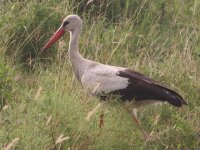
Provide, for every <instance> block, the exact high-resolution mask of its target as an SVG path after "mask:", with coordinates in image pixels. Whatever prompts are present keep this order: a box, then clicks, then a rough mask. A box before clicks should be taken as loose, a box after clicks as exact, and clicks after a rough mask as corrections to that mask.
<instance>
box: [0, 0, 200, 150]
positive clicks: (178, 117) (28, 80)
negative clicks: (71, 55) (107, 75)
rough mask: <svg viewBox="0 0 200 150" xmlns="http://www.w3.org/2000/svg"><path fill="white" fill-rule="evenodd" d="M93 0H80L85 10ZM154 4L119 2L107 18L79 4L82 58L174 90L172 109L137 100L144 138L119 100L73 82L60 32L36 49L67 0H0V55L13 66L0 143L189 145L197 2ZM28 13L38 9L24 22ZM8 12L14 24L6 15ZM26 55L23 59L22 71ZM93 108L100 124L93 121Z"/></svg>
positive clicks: (195, 86) (194, 128)
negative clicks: (176, 100)
mask: <svg viewBox="0 0 200 150" xmlns="http://www.w3.org/2000/svg"><path fill="white" fill-rule="evenodd" d="M126 2H127V3H126V4H127V5H128V3H129V5H131V3H132V2H131V1H128V0H127V1H126ZM93 3H94V2H92V1H91V2H90V3H89V4H88V6H87V7H89V6H90V8H91V9H92V10H91V11H95V7H94V8H92V7H91V6H93ZM160 4H162V2H161V1H159V3H158V2H157V1H151V2H148V1H142V2H141V3H140V4H139V3H138V5H137V8H136V10H135V12H134V14H133V15H131V16H130V15H128V14H129V11H130V10H129V7H128V6H126V9H125V10H124V12H122V14H120V15H122V16H123V17H122V18H120V19H119V20H115V22H112V21H110V20H109V19H107V18H106V17H108V16H109V15H106V12H104V13H105V14H103V15H102V14H100V15H94V16H93V15H91V14H90V13H88V12H87V11H86V12H84V13H82V18H83V19H84V29H83V32H82V35H81V39H80V45H79V46H80V50H81V53H82V54H83V55H84V56H85V57H86V58H88V59H92V60H95V61H99V62H102V63H107V64H111V65H118V66H123V67H128V68H130V69H134V70H137V71H140V72H142V73H144V74H146V75H148V76H150V77H152V78H154V79H156V80H158V81H160V82H161V83H162V84H163V85H166V86H167V87H170V88H172V89H174V90H175V91H178V92H179V93H180V94H181V95H182V96H183V97H184V98H185V99H186V101H187V102H188V106H187V107H183V108H180V109H178V108H174V107H172V106H170V105H168V104H167V105H161V106H156V107H155V106H149V107H145V108H140V109H139V110H138V117H139V118H140V119H141V127H142V129H143V130H144V131H145V133H146V134H147V135H148V138H147V139H143V138H142V136H141V130H140V129H139V128H138V127H137V126H136V125H134V124H133V122H132V119H131V116H130V115H129V113H128V112H127V110H125V109H124V107H123V106H122V105H123V104H121V103H120V102H117V101H115V100H113V101H112V102H110V103H106V104H104V105H103V106H101V107H100V104H99V103H100V102H99V100H98V99H97V98H94V97H91V96H89V95H87V94H86V93H85V92H84V91H83V89H82V87H81V86H80V84H79V83H78V81H77V80H76V78H75V77H74V75H73V73H72V68H71V65H70V62H69V60H68V54H67V47H68V44H67V43H68V40H69V36H65V37H64V38H63V39H61V40H60V41H59V44H58V45H57V46H56V47H53V48H52V53H50V54H48V55H45V56H40V55H39V54H38V51H39V50H40V49H41V47H42V46H43V45H44V43H45V41H46V40H47V39H48V38H49V37H50V35H51V34H52V33H53V31H55V30H56V28H57V27H59V23H60V22H59V18H60V16H62V15H63V12H64V14H69V13H70V14H71V12H72V10H71V7H70V6H71V5H70V4H69V3H68V2H66V1H63V2H61V3H58V4H56V7H55V2H53V1H51V0H50V1H49V3H44V2H42V5H40V7H39V6H37V5H36V4H35V3H34V2H32V1H30V2H27V3H26V7H22V8H21V9H18V7H20V6H21V5H22V4H21V3H20V2H16V3H10V4H8V5H5V7H4V9H8V8H10V7H9V6H13V8H12V9H13V10H12V11H10V12H6V13H5V14H4V13H3V9H2V10H1V16H3V17H4V20H5V21H4V24H2V21H0V27H1V28H0V31H2V33H3V34H4V35H5V36H4V38H2V37H1V38H2V39H3V42H1V44H0V49H1V54H2V55H1V57H2V58H4V59H2V60H3V61H4V62H5V63H6V64H8V67H10V68H11V69H10V70H9V69H8V72H11V71H12V72H14V74H12V76H9V79H10V80H12V82H11V84H10V82H9V86H11V88H10V89H11V90H10V89H8V90H6V92H8V93H9V94H10V95H12V96H10V95H9V94H7V95H8V96H7V95H6V96H7V99H5V100H4V101H5V102H6V103H5V102H4V103H5V104H4V106H3V107H2V109H1V110H0V126H1V128H0V146H1V147H2V148H4V149H5V148H7V149H14V148H15V149H199V148H200V141H199V139H200V130H199V129H200V128H199V127H200V124H199V122H200V107H199V106H200V102H199V99H200V95H199V90H200V84H199V83H200V67H199V47H200V45H199V43H200V42H199V23H200V19H199V17H198V16H199V14H200V12H199V11H198V10H197V6H199V2H197V1H195V3H193V2H189V1H188V2H181V1H177V2H174V3H169V2H166V3H165V6H164V8H162V7H161V8H162V9H165V11H164V10H162V9H160V6H162V5H160ZM0 7H1V6H0ZM102 7H103V5H102ZM28 8H29V9H28ZM66 8H67V9H66ZM119 9H121V8H119ZM16 11H18V14H19V15H17V13H16ZM106 11H109V10H106ZM40 12H43V13H42V14H40ZM113 12H114V10H113ZM115 12H116V13H117V11H115ZM22 13H23V14H26V15H23V16H22V15H21V14H22ZM163 13H165V14H163ZM36 14H37V16H38V15H39V17H36V18H34V20H35V21H34V22H33V18H32V17H33V16H36ZM61 14H62V15H61ZM89 14H90V15H89ZM95 14H96V13H95ZM160 14H162V15H160ZM115 15H116V16H117V14H115ZM125 15H127V16H125ZM163 15H164V16H163ZM9 17H10V18H11V19H12V20H14V22H15V24H12V23H13V21H12V23H10V21H9V20H10V18H9ZM13 18H15V19H13ZM114 18H115V17H114ZM115 19H116V18H115ZM111 20H112V19H111ZM23 26H26V28H25V29H24V27H23ZM5 29H6V30H5ZM27 34H29V36H27ZM23 35H26V36H23ZM18 37H20V38H19V39H18ZM38 37H42V38H39V39H38ZM35 39H36V41H35ZM10 49H14V50H13V51H11V52H10ZM57 50H58V51H57ZM22 52H23V53H22ZM25 53H26V54H27V55H26V56H27V57H25ZM30 54H31V55H30ZM22 56H23V57H22ZM33 56H35V57H33ZM21 57H22V58H25V61H22V60H23V59H22V60H20V58H21ZM6 58H7V59H6ZM27 60H29V61H28V62H31V63H29V64H31V65H29V66H28V67H30V68H28V69H27V68H26V70H25V69H24V66H26V63H27ZM13 61H14V62H13ZM26 67H27V66H26ZM1 70H3V67H2V66H0V71H1ZM27 70H28V71H27ZM0 75H1V74H0ZM1 80H3V78H2V79H0V81H1ZM6 81H7V80H6ZM2 83H3V85H5V83H7V82H2V81H1V84H2ZM102 111H103V112H104V126H103V128H102V129H99V115H100V114H101V113H102ZM16 137H18V139H16ZM13 139H14V140H13ZM19 139H20V140H19Z"/></svg>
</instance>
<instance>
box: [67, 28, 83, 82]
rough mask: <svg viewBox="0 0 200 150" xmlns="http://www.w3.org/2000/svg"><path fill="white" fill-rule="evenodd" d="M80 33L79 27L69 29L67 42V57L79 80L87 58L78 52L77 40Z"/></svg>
mask: <svg viewBox="0 0 200 150" xmlns="http://www.w3.org/2000/svg"><path fill="white" fill-rule="evenodd" d="M80 33H81V29H78V28H75V29H74V30H73V31H70V42H69V57H70V61H71V63H72V67H73V70H74V73H75V75H76V77H77V79H78V80H79V81H80V80H81V77H82V75H83V73H84V71H85V68H86V66H87V60H86V59H84V58H83V57H82V56H81V54H80V53H79V49H78V41H79V36H80Z"/></svg>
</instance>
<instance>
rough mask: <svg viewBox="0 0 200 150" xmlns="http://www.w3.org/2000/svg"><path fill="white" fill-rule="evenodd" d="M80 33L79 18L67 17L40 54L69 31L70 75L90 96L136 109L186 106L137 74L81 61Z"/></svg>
mask: <svg viewBox="0 0 200 150" xmlns="http://www.w3.org/2000/svg"><path fill="white" fill-rule="evenodd" d="M81 30H82V20H81V18H80V17H79V16H78V15H69V16H67V17H66V18H65V19H64V20H63V22H62V24H61V26H60V28H59V29H58V30H57V31H56V33H55V34H54V35H53V36H52V37H51V38H50V40H49V41H48V42H47V44H46V45H45V46H44V48H43V49H42V52H43V51H46V50H47V49H48V48H50V47H51V46H52V45H53V44H54V43H55V42H56V41H57V40H58V39H60V38H61V37H62V36H63V35H64V33H65V32H67V31H69V32H70V41H69V50H68V51H69V58H70V61H71V63H72V67H73V71H74V74H75V76H76V78H77V79H78V81H79V82H80V83H81V85H82V87H83V88H84V89H85V91H87V92H88V93H89V94H91V95H94V96H97V97H100V98H101V99H103V100H106V99H107V98H108V97H109V95H111V94H112V95H118V96H119V98H120V99H121V100H122V101H123V102H131V101H133V100H135V105H139V106H142V105H143V104H150V103H152V102H168V103H169V104H171V105H173V106H175V107H181V106H183V105H187V103H186V101H185V100H184V99H183V98H182V97H181V96H180V95H179V94H178V93H176V92H175V91H173V90H171V89H169V88H166V87H164V86H162V85H160V84H159V83H158V82H156V81H155V80H153V79H151V78H149V77H147V76H145V75H143V74H141V73H139V72H136V71H133V70H130V69H128V68H123V67H117V66H110V65H105V64H101V63H98V62H94V61H91V60H87V59H85V58H84V57H82V55H81V54H80V53H79V48H78V41H79V36H80V34H81Z"/></svg>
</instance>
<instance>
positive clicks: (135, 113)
mask: <svg viewBox="0 0 200 150" xmlns="http://www.w3.org/2000/svg"><path fill="white" fill-rule="evenodd" d="M131 116H132V118H133V121H134V122H135V123H136V125H137V126H138V127H139V126H140V121H139V120H138V119H137V109H136V108H133V110H132V113H131Z"/></svg>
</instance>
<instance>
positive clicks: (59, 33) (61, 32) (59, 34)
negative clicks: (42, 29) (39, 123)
mask: <svg viewBox="0 0 200 150" xmlns="http://www.w3.org/2000/svg"><path fill="white" fill-rule="evenodd" d="M64 34H65V30H64V28H63V27H60V28H59V29H58V30H57V31H56V33H54V35H53V36H52V37H51V38H50V40H49V41H48V42H47V44H46V45H45V46H44V47H43V49H42V50H41V52H43V51H45V50H47V49H48V48H50V47H51V46H52V45H53V44H54V43H55V42H56V41H57V40H59V39H60V38H61V37H62V36H63V35H64Z"/></svg>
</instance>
